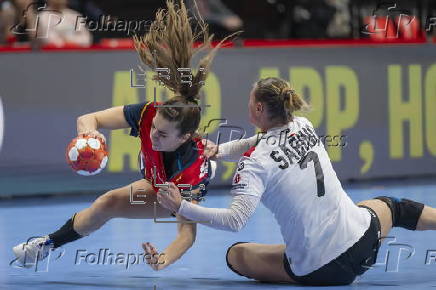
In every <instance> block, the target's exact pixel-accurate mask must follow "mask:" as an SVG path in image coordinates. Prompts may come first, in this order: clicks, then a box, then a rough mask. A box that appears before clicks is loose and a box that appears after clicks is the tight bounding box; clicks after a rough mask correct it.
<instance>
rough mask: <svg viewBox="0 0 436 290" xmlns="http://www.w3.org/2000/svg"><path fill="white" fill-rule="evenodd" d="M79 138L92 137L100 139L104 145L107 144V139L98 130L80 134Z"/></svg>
mask: <svg viewBox="0 0 436 290" xmlns="http://www.w3.org/2000/svg"><path fill="white" fill-rule="evenodd" d="M78 136H79V137H82V136H91V137H94V138H99V139H101V140H102V141H103V143H106V137H105V136H104V135H103V134H102V133H100V132H98V131H97V130H88V131H84V132H80V133H79V134H78Z"/></svg>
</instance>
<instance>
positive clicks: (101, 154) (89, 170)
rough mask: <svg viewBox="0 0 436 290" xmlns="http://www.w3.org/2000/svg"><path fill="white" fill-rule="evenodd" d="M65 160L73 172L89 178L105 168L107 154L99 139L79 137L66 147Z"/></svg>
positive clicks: (103, 144)
mask: <svg viewBox="0 0 436 290" xmlns="http://www.w3.org/2000/svg"><path fill="white" fill-rule="evenodd" d="M66 158H67V162H68V164H69V165H70V166H71V167H72V168H73V170H74V171H76V172H77V173H78V174H80V175H85V176H90V175H96V174H98V173H100V172H101V171H102V170H103V169H104V168H105V167H106V163H107V159H108V152H107V150H106V144H105V143H104V142H102V141H101V139H100V138H94V137H90V136H80V137H76V138H74V139H73V140H72V141H71V143H70V144H69V145H68V147H67V152H66Z"/></svg>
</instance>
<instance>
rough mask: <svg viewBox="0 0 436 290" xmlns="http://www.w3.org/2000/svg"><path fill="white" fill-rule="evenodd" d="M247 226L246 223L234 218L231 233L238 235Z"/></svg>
mask: <svg viewBox="0 0 436 290" xmlns="http://www.w3.org/2000/svg"><path fill="white" fill-rule="evenodd" d="M244 226H245V223H243V222H241V221H240V220H238V219H237V218H235V217H233V218H232V219H231V221H230V223H229V230H230V231H231V232H234V233H237V232H239V231H240V230H242V229H243V228H244Z"/></svg>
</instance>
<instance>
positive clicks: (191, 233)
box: [142, 215, 197, 271]
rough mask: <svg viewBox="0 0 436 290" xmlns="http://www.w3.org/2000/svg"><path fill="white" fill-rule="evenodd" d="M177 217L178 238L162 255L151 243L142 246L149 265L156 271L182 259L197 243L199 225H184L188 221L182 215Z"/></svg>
mask: <svg viewBox="0 0 436 290" xmlns="http://www.w3.org/2000/svg"><path fill="white" fill-rule="evenodd" d="M176 217H177V220H178V221H179V222H180V223H178V224H177V229H178V234H177V237H176V239H175V240H174V241H173V242H172V243H171V244H169V245H168V247H167V248H166V249H165V250H164V251H163V252H162V253H159V251H158V250H157V249H156V248H155V247H154V246H153V245H152V244H150V243H143V244H142V247H143V249H144V251H145V254H146V257H148V259H147V263H148V264H149V265H150V267H151V268H152V269H153V270H155V271H159V270H162V269H164V268H166V267H168V266H169V265H171V264H172V263H174V262H175V261H177V260H178V259H180V258H181V257H182V256H183V255H184V254H185V253H186V251H187V250H188V249H189V248H190V247H192V245H193V244H194V242H195V237H196V235H197V224H196V223H183V222H184V221H187V219H185V218H184V217H182V216H180V215H176Z"/></svg>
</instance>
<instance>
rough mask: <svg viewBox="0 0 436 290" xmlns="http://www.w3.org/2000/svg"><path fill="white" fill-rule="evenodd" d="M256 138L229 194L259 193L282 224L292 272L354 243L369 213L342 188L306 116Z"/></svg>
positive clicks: (306, 270) (306, 271) (304, 271)
mask: <svg viewBox="0 0 436 290" xmlns="http://www.w3.org/2000/svg"><path fill="white" fill-rule="evenodd" d="M259 139H260V141H259V143H258V144H257V146H256V147H252V148H251V149H250V150H249V151H247V152H246V153H245V154H244V156H243V157H242V158H241V159H240V161H239V164H238V169H237V171H236V173H235V176H234V179H233V188H232V193H233V194H234V195H240V194H246V195H254V196H259V197H260V198H261V202H262V203H263V204H264V205H265V206H266V207H267V208H268V209H269V210H271V212H272V213H273V214H274V216H275V218H276V220H277V222H278V224H279V226H280V230H281V233H282V235H283V238H284V241H285V244H286V255H287V257H288V258H289V260H290V261H289V262H290V265H291V269H292V271H293V272H294V273H295V274H296V275H298V276H302V275H306V274H309V273H310V272H312V271H315V270H317V269H319V268H320V267H321V266H323V265H325V264H327V263H328V262H330V261H331V260H333V259H334V258H336V257H338V256H339V255H340V254H342V253H343V252H345V251H346V250H347V249H348V248H349V247H351V246H352V245H353V244H354V243H356V242H357V241H358V240H359V239H360V238H361V237H362V236H363V234H364V233H365V231H366V230H367V229H368V227H369V225H370V220H371V217H370V214H369V212H368V210H366V209H365V208H359V207H358V206H356V205H355V204H354V202H353V201H352V200H351V199H350V197H349V196H348V195H347V194H346V193H345V191H344V190H343V188H342V186H341V183H340V181H339V179H338V178H337V176H336V173H335V171H334V170H333V167H332V164H331V162H330V159H329V156H328V154H327V151H326V150H325V148H324V145H323V144H322V142H320V140H319V138H318V136H317V135H316V133H315V130H314V129H313V126H312V124H311V123H310V122H309V121H308V120H307V119H306V118H303V117H296V118H294V120H293V121H292V122H289V123H288V124H287V125H286V126H284V127H280V128H273V129H271V130H268V132H267V133H266V134H264V135H263V136H261V135H259Z"/></svg>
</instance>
